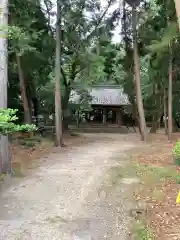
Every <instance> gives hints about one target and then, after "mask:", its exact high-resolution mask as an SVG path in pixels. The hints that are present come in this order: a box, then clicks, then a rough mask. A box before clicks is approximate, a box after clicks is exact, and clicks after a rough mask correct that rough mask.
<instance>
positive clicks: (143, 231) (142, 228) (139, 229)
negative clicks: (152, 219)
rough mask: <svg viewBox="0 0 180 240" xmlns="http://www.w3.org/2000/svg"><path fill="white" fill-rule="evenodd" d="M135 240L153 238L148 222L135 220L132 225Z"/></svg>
mask: <svg viewBox="0 0 180 240" xmlns="http://www.w3.org/2000/svg"><path fill="white" fill-rule="evenodd" d="M132 233H133V237H134V238H133V239H134V240H153V239H154V238H153V234H152V233H151V231H150V229H149V228H148V226H146V224H145V223H144V222H143V221H142V220H141V221H136V222H134V224H133V226H132Z"/></svg>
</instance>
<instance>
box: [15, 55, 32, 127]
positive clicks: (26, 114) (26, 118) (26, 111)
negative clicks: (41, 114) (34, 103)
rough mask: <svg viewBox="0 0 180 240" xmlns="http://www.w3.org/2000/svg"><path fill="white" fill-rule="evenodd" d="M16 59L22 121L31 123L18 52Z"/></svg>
mask: <svg viewBox="0 0 180 240" xmlns="http://www.w3.org/2000/svg"><path fill="white" fill-rule="evenodd" d="M16 60H17V66H18V75H19V81H20V90H21V99H22V104H23V109H24V122H25V123H27V124H31V114H30V109H29V104H28V98H27V94H26V86H25V80H24V74H23V70H22V67H21V58H20V56H18V54H16Z"/></svg>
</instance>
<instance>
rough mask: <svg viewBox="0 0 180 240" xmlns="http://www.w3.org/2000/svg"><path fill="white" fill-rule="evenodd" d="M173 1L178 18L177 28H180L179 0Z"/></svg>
mask: <svg viewBox="0 0 180 240" xmlns="http://www.w3.org/2000/svg"><path fill="white" fill-rule="evenodd" d="M174 3H175V8H176V14H177V20H178V24H179V30H180V1H179V0H174Z"/></svg>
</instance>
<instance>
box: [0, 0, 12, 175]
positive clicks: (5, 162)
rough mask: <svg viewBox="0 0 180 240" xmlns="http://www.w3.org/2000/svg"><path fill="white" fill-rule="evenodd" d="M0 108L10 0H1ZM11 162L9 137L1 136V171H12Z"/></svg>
mask: <svg viewBox="0 0 180 240" xmlns="http://www.w3.org/2000/svg"><path fill="white" fill-rule="evenodd" d="M0 26H3V29H1V37H0V53H1V54H0V66H1V67H0V108H4V109H6V108H7V83H8V76H7V57H8V55H7V29H8V0H2V1H0ZM10 172H11V163H10V155H9V150H8V137H7V136H3V135H1V136H0V173H10Z"/></svg>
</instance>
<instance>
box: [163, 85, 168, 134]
mask: <svg viewBox="0 0 180 240" xmlns="http://www.w3.org/2000/svg"><path fill="white" fill-rule="evenodd" d="M163 100H164V119H163V120H164V128H165V134H168V126H167V94H166V89H165V88H164V99H163Z"/></svg>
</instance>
